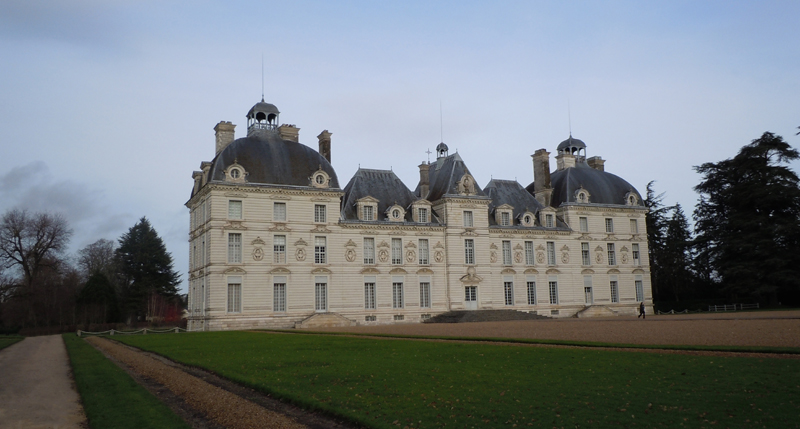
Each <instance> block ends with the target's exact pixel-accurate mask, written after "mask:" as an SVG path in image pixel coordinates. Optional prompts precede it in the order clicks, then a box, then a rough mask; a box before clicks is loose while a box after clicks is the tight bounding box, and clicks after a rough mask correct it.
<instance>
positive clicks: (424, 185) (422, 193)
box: [419, 162, 431, 198]
mask: <svg viewBox="0 0 800 429" xmlns="http://www.w3.org/2000/svg"><path fill="white" fill-rule="evenodd" d="M430 170H431V165H430V164H428V163H427V162H423V163H422V164H420V165H419V197H420V198H428V191H430V188H431V181H430Z"/></svg>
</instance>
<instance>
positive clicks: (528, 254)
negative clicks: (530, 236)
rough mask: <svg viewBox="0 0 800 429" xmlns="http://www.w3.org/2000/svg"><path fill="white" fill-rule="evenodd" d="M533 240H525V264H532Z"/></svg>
mask: <svg viewBox="0 0 800 429" xmlns="http://www.w3.org/2000/svg"><path fill="white" fill-rule="evenodd" d="M533 260H534V259H533V241H526V242H525V265H533Z"/></svg>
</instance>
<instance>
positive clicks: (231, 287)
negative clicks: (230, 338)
mask: <svg viewBox="0 0 800 429" xmlns="http://www.w3.org/2000/svg"><path fill="white" fill-rule="evenodd" d="M241 311H242V285H241V284H238V283H228V313H241Z"/></svg>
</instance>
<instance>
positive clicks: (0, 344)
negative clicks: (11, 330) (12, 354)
mask: <svg viewBox="0 0 800 429" xmlns="http://www.w3.org/2000/svg"><path fill="white" fill-rule="evenodd" d="M23 339H25V337H22V336H19V335H0V350H3V349H4V348H6V347H8V346H10V345H12V344H16V343H18V342H20V341H22V340H23Z"/></svg>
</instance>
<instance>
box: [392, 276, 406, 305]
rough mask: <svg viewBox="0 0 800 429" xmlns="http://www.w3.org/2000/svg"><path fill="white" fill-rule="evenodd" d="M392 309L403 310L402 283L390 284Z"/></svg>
mask: <svg viewBox="0 0 800 429" xmlns="http://www.w3.org/2000/svg"><path fill="white" fill-rule="evenodd" d="M392 308H403V283H402V282H394V283H392Z"/></svg>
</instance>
